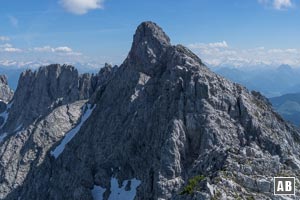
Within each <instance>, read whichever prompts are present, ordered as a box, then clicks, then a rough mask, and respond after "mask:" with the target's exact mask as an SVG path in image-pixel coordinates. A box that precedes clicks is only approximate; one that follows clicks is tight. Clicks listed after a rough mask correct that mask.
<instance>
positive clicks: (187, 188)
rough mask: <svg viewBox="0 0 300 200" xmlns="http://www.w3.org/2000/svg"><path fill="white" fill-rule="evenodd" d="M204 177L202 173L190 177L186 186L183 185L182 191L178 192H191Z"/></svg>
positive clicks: (181, 193)
mask: <svg viewBox="0 0 300 200" xmlns="http://www.w3.org/2000/svg"><path fill="white" fill-rule="evenodd" d="M204 179H205V176H203V175H199V176H195V177H193V178H191V179H190V180H189V181H188V184H187V186H185V187H184V189H183V191H182V192H180V195H184V194H189V195H190V194H193V193H194V192H195V191H196V190H197V186H198V185H199V183H200V182H201V181H203V180H204Z"/></svg>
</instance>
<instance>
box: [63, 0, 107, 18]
mask: <svg viewBox="0 0 300 200" xmlns="http://www.w3.org/2000/svg"><path fill="white" fill-rule="evenodd" d="M103 1H104V0H60V1H59V2H60V4H61V5H62V6H63V8H64V9H65V10H66V11H68V12H71V13H73V14H77V15H83V14H86V13H87V12H88V11H89V10H94V9H101V8H103Z"/></svg>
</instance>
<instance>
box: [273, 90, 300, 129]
mask: <svg viewBox="0 0 300 200" xmlns="http://www.w3.org/2000/svg"><path fill="white" fill-rule="evenodd" d="M270 101H271V103H272V105H273V107H274V108H275V109H276V110H277V112H278V113H279V114H280V115H281V116H282V117H283V118H284V119H285V120H287V121H290V122H292V123H293V124H295V125H296V126H300V93H296V94H286V95H283V96H280V97H274V98H270Z"/></svg>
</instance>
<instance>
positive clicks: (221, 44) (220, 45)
mask: <svg viewBox="0 0 300 200" xmlns="http://www.w3.org/2000/svg"><path fill="white" fill-rule="evenodd" d="M206 46H209V47H211V48H227V47H228V44H227V42H226V41H223V42H214V43H208V44H205V43H195V44H190V45H189V47H190V48H196V49H197V48H202V47H206Z"/></svg>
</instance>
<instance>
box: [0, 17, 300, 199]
mask: <svg viewBox="0 0 300 200" xmlns="http://www.w3.org/2000/svg"><path fill="white" fill-rule="evenodd" d="M108 69H109V70H108V71H113V73H112V74H113V75H112V76H109V77H110V78H108V79H105V81H103V82H102V84H100V85H97V84H94V85H97V86H96V87H94V88H96V89H93V90H94V91H95V92H94V94H93V95H91V96H90V98H91V100H90V103H91V102H92V103H93V104H94V107H93V108H94V110H93V112H92V113H91V115H90V117H89V118H88V119H86V121H85V123H83V124H82V126H81V128H80V129H78V133H77V134H76V135H74V137H73V138H72V140H70V141H69V143H68V144H67V145H66V146H65V149H64V150H63V151H62V153H61V154H60V155H59V156H58V157H57V158H55V157H53V155H52V154H51V152H53V151H54V150H55V149H56V148H58V146H59V144H60V141H61V140H60V138H62V136H61V135H60V136H58V137H56V136H55V137H54V138H55V139H53V134H52V133H51V132H50V134H49V133H48V131H49V130H48V129H47V128H46V127H40V126H42V125H43V126H49V128H50V127H51V126H52V125H51V123H50V122H47V121H46V122H45V121H39V122H38V123H37V124H41V125H40V126H38V125H37V124H35V125H33V127H32V128H33V129H34V133H33V134H32V133H31V134H32V136H28V138H31V139H27V138H26V137H25V136H23V134H26V133H22V134H21V136H19V137H18V136H12V137H11V138H10V140H6V142H5V145H7V147H6V148H3V145H4V144H2V146H1V151H0V153H1V161H0V163H1V166H2V169H3V172H2V174H3V175H1V179H2V180H3V177H4V178H5V179H4V180H5V181H3V182H1V187H0V189H1V192H0V193H2V194H3V193H5V194H6V195H5V196H3V197H5V198H6V199H17V198H21V199H57V200H58V199H78V200H79V199H86V200H88V199H93V197H94V193H93V191H94V190H95V188H96V189H97V188H98V190H99V191H101V194H100V196H101V197H103V199H105V200H107V199H110V197H112V196H114V195H118V194H116V193H115V191H116V189H118V188H125V189H124V190H125V191H124V192H126V191H133V190H135V189H136V195H135V199H136V200H138V199H141V200H142V199H143V200H144V199H160V200H163V199H174V200H183V199H184V200H189V199H199V200H200V199H239V198H240V199H270V198H271V199H281V197H279V196H274V195H273V182H272V181H273V177H274V176H294V177H296V183H297V184H296V185H299V178H300V177H299V171H300V155H299V154H300V132H299V130H298V129H296V128H295V127H293V126H292V125H290V124H288V123H286V122H285V121H284V120H282V118H281V117H280V116H279V115H278V114H277V113H275V112H274V111H273V110H272V108H271V106H270V104H269V102H267V101H266V99H265V98H264V97H263V96H261V95H260V94H258V93H256V92H249V91H248V90H247V89H246V88H244V87H242V86H241V85H238V84H235V83H232V82H230V81H228V80H226V79H224V78H222V77H220V76H218V75H216V74H215V73H213V72H211V71H210V70H209V69H208V68H207V67H206V66H205V65H204V64H203V63H202V61H201V60H200V59H199V58H198V57H197V56H196V55H195V54H193V53H192V52H191V51H190V50H189V49H187V48H185V47H183V46H182V45H176V46H173V45H172V44H171V43H170V39H169V37H168V36H167V35H166V34H165V33H164V32H163V30H162V29H161V28H160V27H158V26H157V25H156V24H155V23H152V22H144V23H142V24H141V25H140V26H139V27H138V28H137V31H136V33H135V36H134V41H133V45H132V48H131V50H130V53H129V55H128V57H127V58H126V60H125V61H124V63H123V64H122V65H121V66H120V67H119V68H117V69H116V68H115V69H114V70H111V69H112V68H108ZM104 71H105V70H104ZM37 73H38V72H37ZM55 74H56V73H54V75H55ZM32 76H34V75H30V76H29V77H32ZM75 77H76V76H75ZM30 80H31V79H30ZM35 80H38V78H35ZM74 80H75V81H78V79H76V78H74ZM97 80H99V79H97ZM72 81H73V79H72V78H71V77H70V83H69V85H71V86H72V85H73V84H72V83H71V82H72ZM20 82H21V83H22V81H20ZM29 82H31V81H29ZM100 82H101V81H100ZM76 83H78V82H76ZM51 84H52V81H51ZM89 84H90V83H88V84H84V85H89ZM57 85H59V84H57ZM92 85H93V84H92ZM20 87H21V86H20ZM32 88H34V87H32ZM47 88H48V87H47ZM49 88H51V87H49ZM63 88H64V87H63ZM75 88H76V87H75ZM77 88H79V87H77ZM88 88H89V87H88ZM18 89H19V87H18ZM89 89H90V88H89ZM35 90H37V91H39V92H36V91H35ZM43 90H44V89H40V88H35V89H33V91H32V92H31V93H32V94H37V93H43V94H44V92H42V91H43ZM50 91H51V90H50ZM50 91H49V92H48V91H47V92H45V94H51V92H50ZM58 91H60V90H58ZM63 91H64V92H61V93H59V94H61V95H52V97H53V98H50V97H49V98H50V99H51V100H49V101H46V102H49V103H47V105H51V103H50V102H52V101H55V100H56V99H57V98H60V97H61V96H62V97H64V99H68V101H70V102H73V101H74V102H76V100H78V99H81V98H83V97H87V98H88V96H89V95H86V96H85V95H84V94H83V93H82V92H78V91H89V90H76V89H74V87H67V89H63ZM17 92H18V91H17ZM17 92H16V93H17ZM65 92H66V93H65ZM85 93H86V94H90V92H85ZM79 94H81V95H82V97H80V98H79V96H80V95H79ZM64 95H65V96H64ZM20 96H21V97H22V95H20ZM21 97H17V95H16V96H15V97H14V102H15V101H20V100H17V98H21ZM37 97H38V96H37ZM75 97H76V98H75ZM23 99H28V98H24V97H23ZM81 105H83V104H81ZM13 106H14V105H13ZM75 107H76V106H75ZM77 107H78V108H79V107H80V106H77ZM63 108H64V107H57V108H56V109H55V111H51V112H50V111H45V113H47V116H52V115H55V113H56V112H57V111H56V110H57V109H63ZM12 109H13V108H12ZM30 110H33V109H30ZM76 110H78V109H76ZM27 111H28V109H27ZM27 111H26V113H27ZM49 112H50V113H49ZM65 112H67V113H69V112H68V111H66V110H65V111H62V113H61V114H60V115H59V116H61V117H62V119H60V120H59V119H56V118H53V117H50V119H51V120H50V121H51V122H53V124H54V123H55V122H56V121H61V123H62V124H66V125H65V126H66V127H65V128H64V130H63V131H62V132H65V131H66V130H69V129H70V128H71V127H72V125H71V123H70V122H73V121H76V123H77V124H78V122H77V121H78V117H75V118H76V119H75V120H67V122H66V119H65V118H68V117H67V116H64V113H65ZM42 113H44V111H43V110H42ZM48 113H49V114H48ZM72 113H74V112H72ZM75 113H76V112H75ZM33 114H34V112H33ZM22 116H27V114H26V115H25V114H24V115H22ZM28 116H30V117H31V116H32V114H30V115H28ZM35 116H38V115H37V114H35ZM76 116H78V115H76ZM46 119H48V118H45V120H46ZM68 121H69V122H68ZM49 123H50V125H49ZM57 129H58V131H57V132H60V130H59V129H62V127H61V126H60V124H58V126H57ZM54 132H56V131H55V130H54ZM54 135H55V134H54ZM14 137H15V138H14ZM37 138H38V139H37ZM17 140H20V141H28V143H27V145H25V143H22V144H21V145H18V144H17V146H18V148H20V150H18V151H17V154H18V155H19V156H18V157H16V158H15V159H14V160H18V159H19V163H21V164H23V163H25V164H26V163H27V162H28V161H30V162H31V163H34V164H33V165H31V166H30V169H31V170H30V172H27V173H26V176H25V175H22V174H20V173H19V174H18V176H17V177H18V178H15V182H14V183H18V187H14V189H13V190H11V191H9V188H11V187H13V186H9V187H8V186H7V187H4V186H3V185H5V184H6V182H8V180H9V179H10V178H11V177H12V175H10V174H9V173H10V172H11V171H12V170H10V169H9V167H11V168H18V169H20V167H18V166H19V165H18V164H17V162H18V161H14V162H16V163H15V164H12V165H6V164H7V162H8V161H7V160H8V157H9V156H5V155H6V154H7V152H9V151H12V148H11V149H8V147H9V146H13V144H14V145H15V144H16V143H17ZM29 141H30V142H29ZM31 141H32V142H31ZM49 141H51V142H49ZM45 142H46V144H47V145H40V146H39V144H43V143H45ZM7 149H8V150H7ZM23 149H26V151H24V150H23ZM36 151H37V152H41V153H38V154H36V153H34V152H36ZM25 152H26V153H25ZM22 153H23V154H22ZM24 153H25V154H24ZM37 155H38V156H37ZM40 155H43V156H40ZM3 158H7V159H3ZM20 158H22V159H20ZM37 158H38V159H37ZM24 159H25V160H24ZM32 160H35V161H34V162H33V161H32ZM19 171H20V170H19ZM21 171H22V170H21ZM25 171H26V170H25ZM13 174H16V173H13ZM20 179H22V180H20ZM116 180H117V181H118V183H119V187H118V186H116V185H118V184H116ZM18 181H19V182H18ZM297 187H298V186H297ZM297 190H298V188H297V189H296V196H297V197H300V194H299V192H298V191H299V190H298V191H297ZM3 191H4V192H3ZM7 191H9V192H7ZM120 194H121V193H120ZM120 198H121V199H122V197H120ZM123 199H124V197H123Z"/></svg>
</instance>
